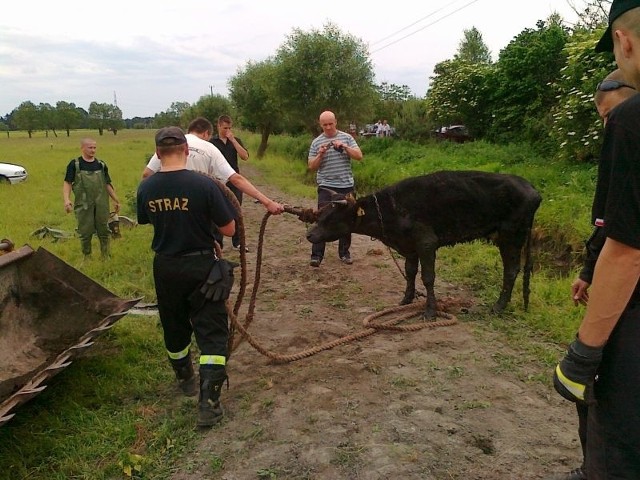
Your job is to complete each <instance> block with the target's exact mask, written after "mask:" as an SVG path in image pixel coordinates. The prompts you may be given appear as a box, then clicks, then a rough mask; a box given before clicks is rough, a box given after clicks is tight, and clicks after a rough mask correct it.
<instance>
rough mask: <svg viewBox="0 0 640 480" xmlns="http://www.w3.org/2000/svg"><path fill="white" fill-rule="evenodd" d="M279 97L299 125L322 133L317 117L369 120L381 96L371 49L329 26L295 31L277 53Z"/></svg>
mask: <svg viewBox="0 0 640 480" xmlns="http://www.w3.org/2000/svg"><path fill="white" fill-rule="evenodd" d="M275 61H276V63H277V65H278V68H277V76H278V78H277V86H278V96H279V97H280V99H281V100H282V104H283V107H284V109H285V110H286V111H287V112H288V113H289V115H290V119H291V121H292V122H293V124H295V125H300V126H303V127H304V128H305V129H306V130H307V131H308V132H310V133H312V134H315V133H317V132H318V116H319V115H320V113H321V112H322V111H324V110H331V111H333V112H334V113H335V114H336V116H337V118H338V121H339V122H340V121H341V120H343V121H344V122H348V121H349V120H350V119H353V118H364V117H366V116H368V114H370V112H371V108H372V106H373V105H372V104H373V101H374V100H375V98H376V92H375V87H374V84H373V79H374V72H373V67H372V64H371V61H370V60H369V53H368V49H367V47H366V45H365V44H364V43H363V42H362V41H361V40H358V39H356V38H355V37H353V36H351V35H348V34H343V33H342V32H341V31H340V30H339V29H338V27H337V26H335V25H333V24H332V23H328V24H326V25H325V26H324V28H323V29H322V30H311V31H309V32H303V31H302V30H299V29H294V30H293V33H292V34H291V35H289V36H288V38H287V40H286V42H285V43H284V44H283V45H282V46H280V48H279V49H278V51H277V54H276V60H275Z"/></svg>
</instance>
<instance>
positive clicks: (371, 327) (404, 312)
mask: <svg viewBox="0 0 640 480" xmlns="http://www.w3.org/2000/svg"><path fill="white" fill-rule="evenodd" d="M284 211H285V212H287V213H290V214H292V215H296V216H297V217H298V219H300V221H302V222H304V223H314V222H315V221H316V219H317V215H318V212H317V211H315V210H313V209H308V208H301V207H292V206H288V205H285V208H284ZM270 216H271V213H270V212H266V213H265V215H264V217H263V219H262V222H261V224H260V231H259V235H258V247H257V252H256V269H255V275H254V281H253V289H252V291H251V297H250V301H249V306H248V311H247V314H246V317H245V321H244V324H243V323H241V322H240V321H239V319H238V316H237V313H238V308H239V300H240V298H238V300H236V303H235V307H234V308H233V309H232V310H231V309H229V308H228V310H229V318H230V320H231V322H230V323H231V326H232V327H231V328H230V331H235V329H237V330H238V331H239V332H240V337H239V338H232V337H231V336H230V341H229V345H230V348H229V355H230V354H231V353H232V352H233V351H235V350H236V349H237V348H238V347H239V346H240V345H241V343H242V342H243V341H244V340H247V342H248V343H249V344H250V345H251V346H252V347H253V348H255V349H256V350H257V351H258V352H259V353H261V354H262V355H264V356H265V357H267V358H269V359H270V360H271V363H275V364H282V363H290V362H294V361H297V360H302V359H304V358H308V357H310V356H312V355H315V354H317V353H320V352H322V351H325V350H329V349H332V348H335V347H337V346H339V345H344V344H346V343H349V342H353V341H356V340H360V339H362V338H365V337H368V336H371V335H373V334H375V333H379V332H382V331H395V332H413V331H417V330H422V329H425V328H429V329H433V328H437V327H445V326H450V325H454V324H456V323H457V319H456V317H455V316H454V315H451V314H449V313H446V312H442V311H438V312H436V315H437V317H439V318H442V319H443V320H437V321H424V320H423V321H419V322H416V323H412V324H408V325H398V324H399V323H400V322H403V321H406V320H408V319H410V318H413V317H416V316H417V315H419V313H420V312H422V311H424V308H425V302H418V303H414V304H409V305H398V306H394V307H390V308H387V309H384V310H382V311H380V312H376V313H373V314H371V315H368V316H367V317H365V319H364V320H363V326H364V329H362V330H359V331H357V332H354V333H351V334H349V335H344V336H342V337H339V338H336V339H334V340H331V341H329V342H325V343H322V344H319V345H315V346H312V347H310V348H307V349H305V350H302V351H299V352H296V353H293V354H282V353H277V352H273V351H271V350H269V349H267V348H266V347H264V346H263V345H262V344H261V343H260V342H258V341H257V340H256V339H255V338H254V337H253V336H252V335H251V334H250V333H249V327H250V326H251V323H252V322H253V320H254V313H255V306H256V300H257V295H258V290H259V285H260V276H261V269H262V249H263V245H264V235H265V232H266V227H267V223H268V220H269V217H270ZM242 237H243V240H244V231H243V232H242ZM240 250H241V260H242V264H243V279H244V278H245V276H244V273H245V271H246V269H245V261H244V257H242V255H243V254H244V252H243V250H244V249H242V248H241V249H240ZM241 292H244V288H242V286H241ZM396 313H398V314H400V315H398V316H397V317H395V318H392V319H388V320H386V321H383V322H375V320H377V319H380V318H381V317H384V316H388V315H390V314H396Z"/></svg>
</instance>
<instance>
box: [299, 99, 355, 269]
mask: <svg viewBox="0 0 640 480" xmlns="http://www.w3.org/2000/svg"><path fill="white" fill-rule="evenodd" d="M319 121H320V127H321V128H322V133H321V134H320V135H319V136H317V137H316V138H315V139H314V140H313V142H311V148H310V149H309V160H308V165H309V169H310V170H314V171H316V182H317V184H318V209H320V208H322V207H323V206H324V205H326V204H327V203H329V202H330V201H331V192H332V191H333V192H336V193H341V194H345V195H346V194H348V193H351V194H354V186H355V182H354V180H353V171H352V170H351V160H358V161H360V160H362V151H361V150H360V147H359V146H358V144H357V143H356V141H355V140H354V139H353V137H352V136H351V135H349V134H348V133H346V132H343V131H341V130H338V128H337V126H338V124H337V122H336V116H335V114H334V113H333V112H330V111H328V110H327V111H325V112H322V113H321V114H320V119H319ZM354 196H355V194H354ZM350 246H351V234H348V235H345V236H344V237H342V238H340V239H339V240H338V256H339V257H340V260H341V261H342V262H343V263H345V264H347V265H351V264H352V263H353V261H352V260H351V254H350V253H349V247H350ZM324 249H325V243H324V242H321V243H314V244H313V245H312V247H311V262H310V263H309V265H311V266H312V267H319V266H320V263H321V262H322V259H323V258H324Z"/></svg>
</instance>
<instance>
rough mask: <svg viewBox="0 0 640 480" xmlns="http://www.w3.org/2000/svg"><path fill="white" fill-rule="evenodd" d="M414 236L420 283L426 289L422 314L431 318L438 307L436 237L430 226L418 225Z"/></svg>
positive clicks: (426, 317) (428, 318) (427, 318)
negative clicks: (436, 291)
mask: <svg viewBox="0 0 640 480" xmlns="http://www.w3.org/2000/svg"><path fill="white" fill-rule="evenodd" d="M415 238H416V250H417V251H418V255H419V257H420V267H421V277H422V283H423V284H424V288H425V289H426V290H427V306H426V307H425V310H424V314H423V315H422V316H423V317H424V318H425V319H426V320H431V319H433V318H435V316H436V311H437V307H438V305H437V302H436V294H435V291H434V284H435V281H436V250H437V249H438V237H437V236H436V234H435V232H434V231H433V229H432V228H431V227H427V226H418V227H416V228H415Z"/></svg>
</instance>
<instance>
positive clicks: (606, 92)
mask: <svg viewBox="0 0 640 480" xmlns="http://www.w3.org/2000/svg"><path fill="white" fill-rule="evenodd" d="M637 93H638V92H637V91H636V90H635V89H634V88H633V87H632V86H630V85H629V84H628V83H626V82H625V81H624V79H623V77H622V72H621V71H620V70H619V69H617V70H614V71H613V72H611V73H610V74H609V75H607V76H606V77H605V79H604V80H603V81H602V82H600V83H599V84H598V86H597V88H596V93H595V95H594V98H593V100H594V102H595V104H596V109H597V110H598V114H599V115H600V118H601V119H602V122H603V124H604V125H605V126H606V125H607V118H608V117H609V113H610V112H611V110H613V109H614V108H615V107H616V106H617V105H618V104H620V103H622V102H623V101H625V100H627V99H628V98H630V97H632V96H634V95H636V94H637ZM603 232H604V230H603V228H602V227H601V226H595V229H594V231H593V233H592V234H591V237H590V238H589V240H587V243H586V248H585V254H586V255H585V260H584V265H583V267H582V270H581V271H580V274H579V275H578V278H576V279H575V280H574V282H573V283H572V284H571V298H572V300H573V302H574V303H575V304H576V305H579V304H582V305H586V304H587V302H588V301H589V286H590V285H591V281H592V279H593V270H594V267H595V265H596V261H597V260H598V254H599V253H600V250H601V249H602V246H603V244H604V241H605V240H606V237H605V236H604V234H603ZM576 410H577V412H578V436H579V437H580V445H581V447H582V458H583V460H582V465H580V466H579V467H578V468H575V469H573V470H571V472H569V473H567V474H566V475H565V476H564V477H562V478H561V480H587V473H586V472H587V468H586V461H585V460H586V454H587V416H588V411H589V408H588V407H587V406H586V405H585V404H583V403H580V402H576Z"/></svg>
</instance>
